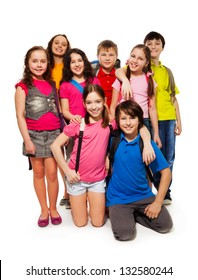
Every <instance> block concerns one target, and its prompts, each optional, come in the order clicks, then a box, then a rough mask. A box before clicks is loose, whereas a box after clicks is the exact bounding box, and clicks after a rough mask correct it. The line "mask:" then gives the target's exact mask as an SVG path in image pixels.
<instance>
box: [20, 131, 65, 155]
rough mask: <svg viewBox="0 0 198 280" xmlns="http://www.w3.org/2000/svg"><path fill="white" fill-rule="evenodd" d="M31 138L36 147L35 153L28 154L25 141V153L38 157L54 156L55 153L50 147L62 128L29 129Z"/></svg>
mask: <svg viewBox="0 0 198 280" xmlns="http://www.w3.org/2000/svg"><path fill="white" fill-rule="evenodd" d="M28 132H29V135H30V138H31V140H32V142H33V143H34V145H35V147H36V153H35V155H30V154H27V152H26V150H25V145H24V143H23V155H24V156H28V157H31V156H33V157H36V158H47V157H53V154H52V152H51V149H50V145H51V144H52V143H53V142H54V140H55V139H56V138H57V137H58V136H59V134H60V129H56V130H44V131H38V130H28Z"/></svg>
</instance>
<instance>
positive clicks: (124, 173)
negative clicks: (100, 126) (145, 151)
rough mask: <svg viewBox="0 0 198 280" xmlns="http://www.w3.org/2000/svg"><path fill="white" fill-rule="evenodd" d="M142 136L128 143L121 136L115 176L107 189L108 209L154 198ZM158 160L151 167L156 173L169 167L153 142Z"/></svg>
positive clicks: (117, 151) (114, 169) (114, 170)
mask: <svg viewBox="0 0 198 280" xmlns="http://www.w3.org/2000/svg"><path fill="white" fill-rule="evenodd" d="M139 141H140V135H138V136H137V137H136V138H135V139H134V140H133V141H131V142H128V141H127V140H126V138H125V137H124V135H123V134H121V140H120V144H119V146H118V148H117V150H116V153H115V155H114V163H113V174H112V177H111V180H110V182H109V185H108V189H107V194H106V197H107V203H106V205H107V207H109V206H111V205H114V204H127V203H132V202H135V201H138V200H142V199H145V198H148V197H151V196H154V194H153V192H152V190H151V188H150V186H149V184H148V179H147V177H146V169H145V165H144V163H143V160H142V154H141V151H140V145H139ZM151 144H152V146H153V149H154V151H155V154H156V159H155V160H154V161H153V162H152V163H151V164H150V165H149V166H150V168H151V170H152V172H153V173H155V172H157V171H160V170H162V169H165V168H167V167H169V166H168V163H167V161H166V159H165V158H164V156H163V154H162V153H161V151H160V149H159V148H158V147H157V145H156V143H155V142H154V141H152V140H151Z"/></svg>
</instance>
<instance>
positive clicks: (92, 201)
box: [88, 191, 105, 227]
mask: <svg viewBox="0 0 198 280" xmlns="http://www.w3.org/2000/svg"><path fill="white" fill-rule="evenodd" d="M88 201H89V206H90V218H91V223H92V225H93V226H95V227H101V226H103V224H104V221H105V194H104V193H97V192H91V191H89V192H88Z"/></svg>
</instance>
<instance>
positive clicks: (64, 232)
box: [0, 0, 198, 280]
mask: <svg viewBox="0 0 198 280" xmlns="http://www.w3.org/2000/svg"><path fill="white" fill-rule="evenodd" d="M2 3H3V4H2ZM195 3H196V1H193V0H189V1H169V0H167V1H156V0H153V1H148V0H147V1H146V0H141V1H138V0H136V1H133V0H125V1H124V0H123V1H119V2H118V1H115V0H114V1H113V0H108V1H107V0H100V1H88V0H84V1H81V0H76V1H63V0H59V1H52V0H48V1H47V0H42V1H38V0H34V1H23V0H18V1H10V0H7V1H6V2H1V4H0V13H1V16H0V33H1V43H0V54H1V60H0V87H1V95H0V114H1V115H0V120H1V137H0V148H1V157H0V159H1V186H0V192H1V194H0V207H1V219H0V227H1V230H0V235H1V239H0V259H1V260H2V279H3V280H8V279H9V280H10V279H20V280H26V279H53V280H55V279H79V280H80V279H100V280H103V279H105V280H106V279H126V280H127V279H131V277H132V278H133V277H134V279H144V278H145V279H153V277H154V276H145V275H143V276H142V275H141V276H128V275H125V276H120V275H119V273H120V269H119V268H120V267H127V266H129V267H133V266H139V267H142V266H148V267H150V266H152V267H157V266H160V267H162V268H163V267H164V266H165V267H167V268H169V267H170V266H172V267H173V272H174V273H173V275H172V276H171V275H169V274H167V275H162V276H156V277H154V278H155V279H168V280H169V279H174V280H180V279H181V278H182V279H186V278H187V277H188V279H195V275H197V272H196V265H197V261H195V259H196V253H197V249H198V246H197V216H196V217H195V213H196V212H197V211H196V210H197V209H196V208H197V207H196V204H197V194H198V192H197V187H198V184H197V168H196V167H197V156H198V153H197V145H196V144H197V142H196V141H195V140H196V136H195V133H196V129H197V122H195V121H196V118H195V116H196V115H197V114H196V113H197V110H196V109H197V101H198V98H197V94H198V92H197V79H198V78H197V77H198V75H197V62H198V59H197V56H198V51H197V50H198V47H197V30H196V29H195V28H196V26H197V23H198V22H197V13H196V10H197V9H196V8H195ZM152 30H153V31H157V32H160V33H162V34H163V35H164V37H165V40H166V46H165V50H164V52H163V53H162V56H161V60H162V62H163V63H164V64H165V65H167V66H169V67H170V68H171V69H172V70H173V73H174V75H175V79H176V84H177V86H178V88H179V90H180V92H181V94H180V95H179V96H178V101H179V104H180V110H181V117H182V122H183V133H182V135H181V136H179V137H178V138H177V146H176V160H175V166H174V178H173V185H172V197H173V204H172V205H171V206H168V209H169V210H170V213H171V215H172V217H173V221H174V229H173V230H172V232H171V233H169V234H165V235H161V234H158V233H155V232H153V231H151V230H148V229H146V228H143V227H141V226H139V225H137V237H136V239H135V240H134V241H129V242H118V241H116V240H115V239H114V238H113V234H112V232H111V227H110V223H109V221H108V222H107V223H106V224H105V225H104V227H102V228H99V229H98V228H93V227H92V226H91V225H90V224H89V225H88V226H87V227H85V228H81V229H79V228H76V227H75V226H74V225H73V223H72V221H71V216H70V211H69V210H65V209H64V208H61V207H60V206H58V210H59V212H60V214H61V215H62V217H63V223H62V225H60V226H57V227H55V226H52V225H49V226H48V227H47V228H44V229H41V228H39V227H38V226H37V219H38V217H39V214H40V213H39V205H38V202H37V198H36V195H35V193H34V190H33V183H32V171H28V163H27V159H26V158H25V157H23V156H22V153H21V146H22V138H21V136H20V133H19V131H18V127H17V123H16V117H15V107H14V93H15V88H14V85H15V84H16V82H17V81H18V80H19V79H20V78H21V77H22V72H23V63H24V56H25V54H26V52H27V50H28V49H29V48H31V47H32V46H33V45H42V46H44V47H46V46H47V43H48V41H49V40H50V39H51V37H53V36H54V35H55V34H58V33H65V34H66V35H67V36H68V39H69V40H70V43H71V46H72V47H78V48H81V49H82V50H83V51H85V53H86V54H87V56H88V58H89V59H90V60H93V59H96V48H97V45H98V43H99V42H100V41H102V40H104V39H110V40H113V41H114V42H115V43H117V45H118V48H119V58H120V59H121V61H122V65H123V64H124V62H125V61H126V59H127V58H128V55H129V52H130V50H131V49H132V47H133V46H134V45H136V44H137V43H142V42H143V38H144V36H145V35H146V34H147V33H148V32H150V31H152ZM62 194H63V185H62V182H61V180H60V195H59V200H60V198H61V197H62ZM59 200H58V201H59ZM194 253H195V256H194V255H193V254H194ZM82 265H83V266H84V268H87V269H90V268H101V269H102V268H109V269H110V270H111V275H110V276H86V277H85V276H77V275H76V276H33V277H30V276H27V275H26V269H29V268H30V267H31V266H34V268H40V269H41V268H44V267H49V268H51V269H53V268H54V269H58V268H66V267H69V268H71V269H72V268H80V267H81V266H82ZM113 270H116V272H113Z"/></svg>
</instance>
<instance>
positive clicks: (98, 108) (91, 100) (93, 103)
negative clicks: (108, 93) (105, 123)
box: [84, 91, 105, 122]
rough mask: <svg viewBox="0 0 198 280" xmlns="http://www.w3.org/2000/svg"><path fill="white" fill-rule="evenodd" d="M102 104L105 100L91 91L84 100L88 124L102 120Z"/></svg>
mask: <svg viewBox="0 0 198 280" xmlns="http://www.w3.org/2000/svg"><path fill="white" fill-rule="evenodd" d="M104 103H105V100H104V99H103V98H102V97H101V96H100V95H99V94H98V93H97V92H95V91H92V92H90V93H89V94H88V95H87V97H86V100H85V101H84V106H85V108H86V111H87V113H88V114H89V116H90V122H92V121H94V122H95V121H99V120H100V119H101V118H102V113H103V110H104Z"/></svg>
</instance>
